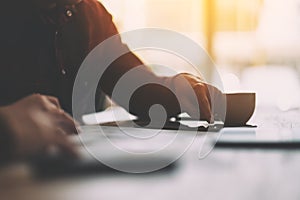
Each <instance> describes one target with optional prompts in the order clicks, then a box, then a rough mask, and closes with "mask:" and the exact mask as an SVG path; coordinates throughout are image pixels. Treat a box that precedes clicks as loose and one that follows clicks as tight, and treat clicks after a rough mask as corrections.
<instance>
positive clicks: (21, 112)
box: [0, 94, 77, 158]
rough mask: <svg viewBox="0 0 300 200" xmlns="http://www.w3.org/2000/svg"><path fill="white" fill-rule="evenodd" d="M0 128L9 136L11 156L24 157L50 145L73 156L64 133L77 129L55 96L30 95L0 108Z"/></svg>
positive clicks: (45, 149) (72, 150)
mask: <svg viewBox="0 0 300 200" xmlns="http://www.w3.org/2000/svg"><path fill="white" fill-rule="evenodd" d="M0 115H1V119H2V120H3V121H4V123H3V125H4V126H5V127H4V130H5V131H6V132H7V134H10V136H11V137H10V138H12V144H13V147H12V148H11V149H12V154H13V155H12V156H14V157H21V158H22V157H26V156H29V155H32V154H37V153H40V152H43V151H47V150H48V149H49V148H50V147H56V148H59V149H60V150H63V151H65V152H66V153H69V154H70V155H73V156H75V155H76V153H75V151H74V149H73V146H72V145H71V143H70V142H69V141H68V139H67V137H66V135H67V134H72V133H77V130H76V127H75V123H74V121H73V119H72V118H71V117H70V116H69V115H68V114H66V113H65V112H64V111H63V110H62V109H61V108H60V105H59V102H58V100H57V99H56V98H55V97H50V96H42V95H39V94H35V95H31V96H29V97H26V98H24V99H21V100H19V101H18V102H16V103H14V104H12V105H9V106H6V107H3V108H1V109H0Z"/></svg>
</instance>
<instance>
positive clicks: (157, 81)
mask: <svg viewBox="0 0 300 200" xmlns="http://www.w3.org/2000/svg"><path fill="white" fill-rule="evenodd" d="M98 6H99V9H102V10H103V9H104V8H103V6H102V5H101V4H100V3H99V4H98ZM104 10H105V9H104ZM104 13H105V14H104V15H103V17H102V19H101V20H102V25H103V27H102V28H103V29H104V30H106V31H105V38H110V37H111V36H114V35H117V34H118V31H117V29H116V27H115V25H114V23H113V21H112V16H111V15H110V14H109V13H108V12H107V11H106V10H105V12H104ZM114 48H120V49H124V51H128V52H129V53H127V54H124V55H122V56H121V57H119V58H118V59H116V60H115V61H114V62H113V63H112V64H111V65H110V66H109V67H108V68H107V69H106V70H105V72H104V74H103V76H102V77H101V80H100V87H101V89H102V91H104V92H105V93H106V94H107V95H109V96H110V97H112V99H113V100H114V101H115V102H116V103H118V104H119V105H121V106H123V107H125V108H126V109H128V110H129V112H131V113H133V114H135V115H137V116H139V117H140V118H146V119H147V118H149V113H148V112H149V109H150V107H151V106H152V105H155V104H160V105H161V106H162V107H164V109H165V111H166V114H167V116H168V117H171V116H176V115H177V114H179V113H181V112H188V113H189V114H190V115H191V116H192V117H197V118H201V119H204V120H207V121H211V120H212V112H211V104H212V103H211V101H212V98H211V96H216V95H215V94H213V95H212V93H217V94H218V96H221V92H220V91H219V90H217V89H216V88H214V87H212V86H210V85H208V84H206V83H205V82H203V81H202V80H201V79H200V78H198V77H195V76H193V75H190V74H179V75H177V76H175V77H158V76H156V75H155V74H154V73H153V72H151V71H150V70H149V68H148V67H147V66H145V65H144V64H143V62H142V61H141V60H140V59H139V58H138V57H137V56H136V55H134V53H132V52H130V51H129V49H128V47H127V46H126V45H125V44H123V43H122V40H121V38H120V37H118V36H115V37H114V41H113V42H112V45H111V46H110V47H109V49H112V50H111V51H113V49H114ZM141 83H153V84H141ZM116 86H118V87H116ZM211 88H213V89H211ZM133 89H135V91H134V93H132V95H130V99H128V98H125V97H124V96H126V95H125V94H126V92H129V91H132V90H133ZM116 91H117V92H116ZM195 101H197V102H195ZM199 110H200V114H201V116H200V114H199V112H197V111H199Z"/></svg>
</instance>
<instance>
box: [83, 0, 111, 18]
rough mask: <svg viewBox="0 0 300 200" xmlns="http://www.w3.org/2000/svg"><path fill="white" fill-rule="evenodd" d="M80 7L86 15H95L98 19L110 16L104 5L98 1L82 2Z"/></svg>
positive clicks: (88, 0)
mask: <svg viewBox="0 0 300 200" xmlns="http://www.w3.org/2000/svg"><path fill="white" fill-rule="evenodd" d="M81 5H82V8H83V9H84V10H85V11H86V12H87V13H88V15H93V16H95V15H96V16H100V17H104V16H109V15H110V13H109V12H108V11H107V9H106V8H105V7H104V5H103V4H102V3H101V2H100V1H98V0H82V1H81Z"/></svg>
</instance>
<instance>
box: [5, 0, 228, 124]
mask: <svg viewBox="0 0 300 200" xmlns="http://www.w3.org/2000/svg"><path fill="white" fill-rule="evenodd" d="M1 4H2V5H1V8H0V9H1V12H0V16H1V17H0V25H1V32H0V44H1V46H0V56H1V64H0V65H1V66H0V93H1V97H0V105H8V104H11V103H13V102H16V101H18V100H19V99H21V98H23V97H25V96H28V95H31V94H34V93H40V94H43V95H50V96H55V97H57V98H58V100H59V102H60V103H61V106H62V109H64V110H65V111H66V112H68V113H72V89H73V85H74V81H75V78H76V74H77V72H78V69H79V67H80V65H81V64H82V62H83V60H84V59H85V58H86V56H87V55H88V54H89V53H90V52H91V51H92V50H93V49H94V48H95V47H96V46H97V45H98V44H100V43H101V42H103V41H104V40H106V39H108V38H110V37H111V36H113V35H116V34H118V31H117V29H116V27H115V25H114V23H113V22H112V16H111V15H110V14H109V13H108V12H107V11H106V9H105V8H104V7H103V6H102V4H100V3H99V2H98V1H96V0H28V1H24V0H13V1H8V0H6V1H4V2H2V3H1ZM114 45H115V47H114V48H124V49H127V48H128V47H127V46H126V45H125V44H123V43H122V41H121V39H120V38H118V39H117V40H116V41H115V43H114ZM99 56H101V55H99ZM103 59H105V58H103ZM141 65H143V63H142V62H141V61H140V60H139V58H137V57H136V56H135V55H134V54H133V53H127V54H125V55H123V56H121V57H120V58H118V59H117V60H115V61H114V62H113V63H112V64H111V65H110V66H109V67H108V69H106V70H105V72H104V74H103V76H102V77H101V79H100V82H99V90H98V92H97V95H96V96H97V100H96V101H98V100H99V99H100V96H101V95H103V93H104V94H106V95H109V96H112V93H113V90H114V87H115V85H116V84H117V82H118V80H119V79H120V78H121V77H122V76H123V75H124V74H126V73H127V72H128V71H130V70H132V69H134V68H136V67H137V66H141ZM138 79H145V80H149V81H153V82H155V83H163V85H164V87H162V86H157V85H152V86H151V85H148V86H143V87H141V88H139V90H137V91H136V92H135V93H134V94H133V96H132V98H131V101H130V105H129V108H128V109H129V111H130V112H131V113H133V114H135V115H137V116H139V117H140V118H148V117H149V116H148V109H149V108H150V107H151V105H154V104H161V105H162V106H163V107H164V108H165V109H166V111H167V115H168V117H171V116H175V115H177V114H179V113H180V112H181V111H185V112H188V113H189V114H190V115H191V116H192V117H199V115H197V112H195V110H197V109H195V104H194V102H193V101H192V100H191V99H192V98H191V96H193V95H194V94H191V93H188V92H187V90H185V88H184V84H182V83H183V82H184V81H188V82H189V83H190V86H191V87H192V88H193V89H194V90H195V92H196V96H197V100H198V103H199V109H200V114H201V119H204V120H207V121H211V120H213V115H212V111H211V104H212V99H211V95H210V92H211V93H214V94H213V96H215V94H217V95H222V94H221V93H220V92H219V90H217V89H216V88H214V87H212V86H209V85H207V84H206V83H204V82H203V81H202V80H201V79H200V78H197V77H194V76H192V75H190V74H180V75H177V76H176V77H172V78H161V77H157V76H156V75H154V74H153V73H152V72H151V71H150V70H149V69H148V68H147V67H142V68H139V70H137V72H136V74H135V76H133V77H132V80H133V81H136V80H138ZM136 82H138V81H136ZM169 88H173V90H172V91H175V93H176V94H174V93H173V92H172V91H171V90H170V89H169ZM125 89H126V88H125ZM178 96H180V99H179V100H178V99H176V97H178ZM113 100H114V101H115V102H117V103H118V104H120V105H124V104H125V103H126V102H124V101H123V99H122V98H116V99H113ZM178 101H180V102H181V103H182V102H183V105H181V107H180V106H179V103H178ZM83 106H84V105H83ZM18 112H19V111H18V110H17V111H16V113H18ZM86 112H87V113H88V112H89V110H86Z"/></svg>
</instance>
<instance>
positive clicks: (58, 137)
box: [53, 129, 78, 158]
mask: <svg viewBox="0 0 300 200" xmlns="http://www.w3.org/2000/svg"><path fill="white" fill-rule="evenodd" d="M53 140H54V141H53V143H54V145H56V146H57V147H58V148H59V149H60V150H62V151H63V152H64V153H67V154H68V155H70V156H71V157H72V158H77V157H78V152H77V151H76V149H75V146H74V145H72V143H71V142H70V141H69V140H68V138H67V136H66V133H65V132H64V131H63V130H62V129H57V132H56V134H55V136H54V138H53Z"/></svg>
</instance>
